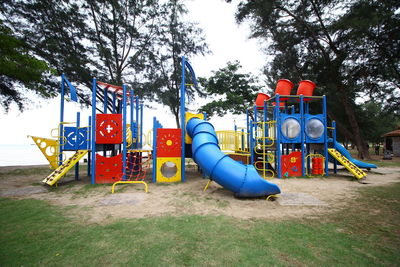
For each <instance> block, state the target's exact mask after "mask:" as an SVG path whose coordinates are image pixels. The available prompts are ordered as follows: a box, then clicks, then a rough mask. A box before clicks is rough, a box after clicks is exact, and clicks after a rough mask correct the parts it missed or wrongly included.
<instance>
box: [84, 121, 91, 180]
mask: <svg viewBox="0 0 400 267" xmlns="http://www.w3.org/2000/svg"><path fill="white" fill-rule="evenodd" d="M88 120H89V121H88V130H87V132H86V136H85V138H86V139H87V140H86V141H87V146H88V150H89V153H88V160H87V176H90V168H91V162H90V159H91V138H90V137H91V131H92V116H89V119H88Z"/></svg>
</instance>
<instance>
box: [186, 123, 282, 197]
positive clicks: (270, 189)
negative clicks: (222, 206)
mask: <svg viewBox="0 0 400 267" xmlns="http://www.w3.org/2000/svg"><path fill="white" fill-rule="evenodd" d="M186 129H187V132H188V134H189V136H190V137H191V138H192V154H193V159H194V161H195V162H196V163H197V164H199V166H200V168H201V169H202V170H203V171H204V172H205V174H206V175H207V176H209V177H210V178H211V179H212V180H213V181H215V182H217V183H218V184H220V185H221V186H223V187H225V188H226V189H228V190H230V191H232V192H234V193H235V196H236V197H262V196H268V195H275V194H279V193H280V192H281V190H280V189H279V187H278V186H277V185H276V184H273V183H270V182H268V181H266V180H265V179H263V178H262V177H261V176H260V175H259V174H258V172H257V171H256V169H255V168H254V167H253V166H252V165H243V164H241V163H239V162H237V161H234V160H233V159H231V158H230V157H229V156H228V155H225V154H224V153H222V151H221V150H220V148H219V146H218V139H217V135H216V133H215V131H214V127H213V126H212V125H211V123H209V122H206V121H204V120H200V119H198V118H192V119H190V120H189V121H188V123H187V125H186Z"/></svg>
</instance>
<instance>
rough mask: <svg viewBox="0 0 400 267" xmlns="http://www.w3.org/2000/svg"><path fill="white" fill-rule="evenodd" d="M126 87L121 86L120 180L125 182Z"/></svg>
mask: <svg viewBox="0 0 400 267" xmlns="http://www.w3.org/2000/svg"><path fill="white" fill-rule="evenodd" d="M126 111H127V110H126V85H125V84H123V85H122V180H126V152H127V150H126V113H127V112H126Z"/></svg>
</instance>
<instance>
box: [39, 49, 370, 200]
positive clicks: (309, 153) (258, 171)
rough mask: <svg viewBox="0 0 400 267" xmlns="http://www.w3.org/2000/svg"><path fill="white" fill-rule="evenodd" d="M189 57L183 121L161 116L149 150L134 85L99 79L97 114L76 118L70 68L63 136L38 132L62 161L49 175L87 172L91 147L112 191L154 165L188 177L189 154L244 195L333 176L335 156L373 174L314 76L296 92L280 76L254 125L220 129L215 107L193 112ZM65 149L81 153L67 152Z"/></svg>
mask: <svg viewBox="0 0 400 267" xmlns="http://www.w3.org/2000/svg"><path fill="white" fill-rule="evenodd" d="M181 64H182V71H181V84H180V112H181V114H180V119H181V128H180V129H176V128H163V126H162V123H161V122H160V121H158V120H157V118H156V117H154V119H153V133H152V142H151V145H152V147H151V148H150V149H147V150H145V149H143V144H144V142H143V104H140V103H139V98H138V96H135V95H134V90H133V89H127V86H126V85H122V86H117V85H111V84H107V83H103V82H100V81H97V80H96V79H93V81H92V101H91V105H92V115H91V116H89V118H88V125H87V126H84V127H81V123H80V113H79V112H78V113H77V116H76V122H74V123H71V122H66V121H64V101H65V99H64V98H65V96H64V95H65V93H66V91H67V90H66V89H69V93H70V97H71V100H73V101H77V92H76V89H75V87H74V86H73V85H72V84H71V83H70V82H69V81H68V80H67V79H66V77H65V76H64V75H62V76H61V105H60V123H59V125H58V128H56V129H55V130H53V131H52V136H53V138H55V139H49V138H41V137H34V136H32V139H33V140H34V142H35V143H36V144H37V145H38V147H39V148H40V150H41V151H42V152H43V154H44V155H45V156H46V158H47V159H48V161H49V164H50V166H51V167H52V168H53V169H54V171H53V172H52V173H51V174H50V175H49V176H48V177H46V178H45V179H44V180H43V183H45V184H47V185H50V186H52V185H54V184H56V183H57V182H58V181H59V180H60V179H61V178H62V177H63V176H64V175H65V174H66V173H67V172H68V171H69V170H70V169H72V168H73V167H75V178H76V179H79V160H80V159H82V158H83V157H84V156H85V155H87V157H88V165H87V168H88V169H87V172H88V176H90V177H91V183H92V184H95V183H113V184H114V185H113V187H112V189H113V190H112V191H114V188H115V185H116V184H121V183H122V184H124V183H142V184H144V185H145V189H146V192H147V190H148V186H147V184H146V183H145V182H144V179H145V177H146V174H147V170H149V169H150V167H152V181H153V182H154V183H160V182H161V183H167V182H185V180H186V178H185V166H186V164H187V159H190V158H192V159H193V161H194V162H195V163H196V164H197V165H198V167H199V169H200V170H201V172H202V173H203V175H204V176H205V177H208V178H209V179H210V181H215V182H217V183H218V184H220V185H221V186H223V187H225V188H227V189H228V190H230V191H232V192H233V193H234V194H235V196H237V197H262V196H271V195H276V194H279V193H280V189H279V187H278V186H277V185H275V184H273V183H271V182H269V181H267V179H268V178H271V177H278V178H283V177H305V176H307V177H312V176H328V175H329V169H328V162H329V160H331V161H332V162H333V166H334V172H335V173H336V172H337V164H338V163H339V164H342V165H343V166H344V167H346V168H347V169H348V170H349V171H350V172H351V173H352V174H353V175H354V176H355V177H356V178H357V179H362V178H364V177H365V176H366V173H365V172H364V171H362V170H361V169H360V168H368V169H369V168H376V166H375V165H373V164H367V163H364V162H360V161H357V160H355V159H353V158H352V157H351V155H350V154H349V153H348V151H347V150H345V149H344V148H343V147H342V146H341V145H340V144H339V143H337V142H336V126H335V122H334V121H333V122H332V124H331V126H328V120H327V105H326V97H325V96H314V95H313V91H314V89H315V87H316V85H315V84H314V83H313V82H311V81H308V80H305V81H301V82H300V83H299V87H298V89H297V93H296V95H292V94H291V91H292V89H293V86H294V84H293V83H292V82H290V81H289V80H285V79H282V80H279V81H278V83H277V87H276V90H275V95H274V96H272V97H270V96H268V95H266V94H264V93H259V95H258V97H257V99H256V101H255V105H254V107H253V108H252V109H249V110H247V112H246V127H244V128H238V127H237V126H235V127H234V130H233V131H217V132H216V131H215V130H214V127H213V126H212V125H211V124H210V123H209V122H207V121H206V117H207V114H192V113H189V112H186V87H187V86H197V80H196V75H195V72H194V69H193V68H192V66H191V65H190V63H189V62H188V61H187V60H186V58H185V57H182V63H181ZM187 73H189V74H190V77H189V78H190V82H191V83H190V84H189V83H188V81H187V80H189V79H187V77H186V74H187ZM71 125H73V126H71ZM55 131H57V133H56V134H55V133H54V132H55ZM148 144H149V145H150V142H148ZM65 151H70V152H73V156H71V157H70V158H66V157H65V154H64V152H65ZM150 164H151V166H150ZM207 185H208V184H207Z"/></svg>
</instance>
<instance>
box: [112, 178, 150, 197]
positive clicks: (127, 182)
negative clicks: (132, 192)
mask: <svg viewBox="0 0 400 267" xmlns="http://www.w3.org/2000/svg"><path fill="white" fill-rule="evenodd" d="M117 184H144V191H145V192H146V193H148V192H149V186H148V185H147V183H146V182H143V181H118V182H115V183H113V185H112V187H111V193H112V194H114V191H115V186H116V185H117Z"/></svg>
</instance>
